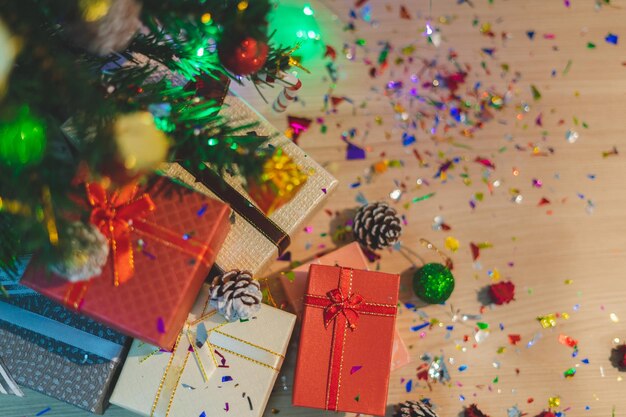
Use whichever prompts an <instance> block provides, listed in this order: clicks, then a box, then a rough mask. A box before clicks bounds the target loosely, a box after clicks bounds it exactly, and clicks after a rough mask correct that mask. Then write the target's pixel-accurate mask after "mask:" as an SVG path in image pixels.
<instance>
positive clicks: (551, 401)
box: [548, 397, 561, 408]
mask: <svg viewBox="0 0 626 417" xmlns="http://www.w3.org/2000/svg"><path fill="white" fill-rule="evenodd" d="M560 406H561V397H550V398H548V407H550V408H558V407H560Z"/></svg>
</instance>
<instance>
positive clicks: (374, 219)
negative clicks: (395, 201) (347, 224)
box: [353, 202, 402, 250]
mask: <svg viewBox="0 0 626 417" xmlns="http://www.w3.org/2000/svg"><path fill="white" fill-rule="evenodd" d="M353 230H354V237H355V238H356V240H357V241H358V242H359V243H360V244H361V245H362V246H365V247H366V248H368V249H372V250H377V249H382V248H385V247H387V246H390V245H392V244H394V243H396V242H397V241H398V239H399V238H400V234H401V233H402V224H401V223H400V219H399V218H398V215H397V214H396V210H395V209H393V208H392V207H389V205H388V204H387V203H383V202H379V203H370V204H367V205H366V206H363V207H361V208H360V209H359V210H358V211H357V212H356V216H354V226H353Z"/></svg>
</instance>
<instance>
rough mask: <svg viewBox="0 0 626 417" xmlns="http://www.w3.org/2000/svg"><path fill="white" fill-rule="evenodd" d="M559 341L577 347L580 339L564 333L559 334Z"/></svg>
mask: <svg viewBox="0 0 626 417" xmlns="http://www.w3.org/2000/svg"><path fill="white" fill-rule="evenodd" d="M559 343H560V344H562V345H565V346H569V347H571V348H575V347H576V346H578V340H575V339H572V338H571V337H569V336H566V335H564V334H560V335H559Z"/></svg>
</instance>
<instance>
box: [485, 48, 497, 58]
mask: <svg viewBox="0 0 626 417" xmlns="http://www.w3.org/2000/svg"><path fill="white" fill-rule="evenodd" d="M482 51H483V52H484V53H486V54H487V55H489V56H493V53H494V52H495V51H496V49H495V48H482Z"/></svg>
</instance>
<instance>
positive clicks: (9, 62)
mask: <svg viewBox="0 0 626 417" xmlns="http://www.w3.org/2000/svg"><path fill="white" fill-rule="evenodd" d="M19 49H20V41H19V39H18V38H17V37H15V36H13V35H12V34H11V32H10V31H9V29H8V28H7V27H6V26H5V24H4V22H2V20H0V98H2V97H3V96H4V92H5V90H6V81H7V79H8V78H9V74H10V73H11V70H12V69H13V60H14V59H15V56H16V55H17V52H18V51H19Z"/></svg>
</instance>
